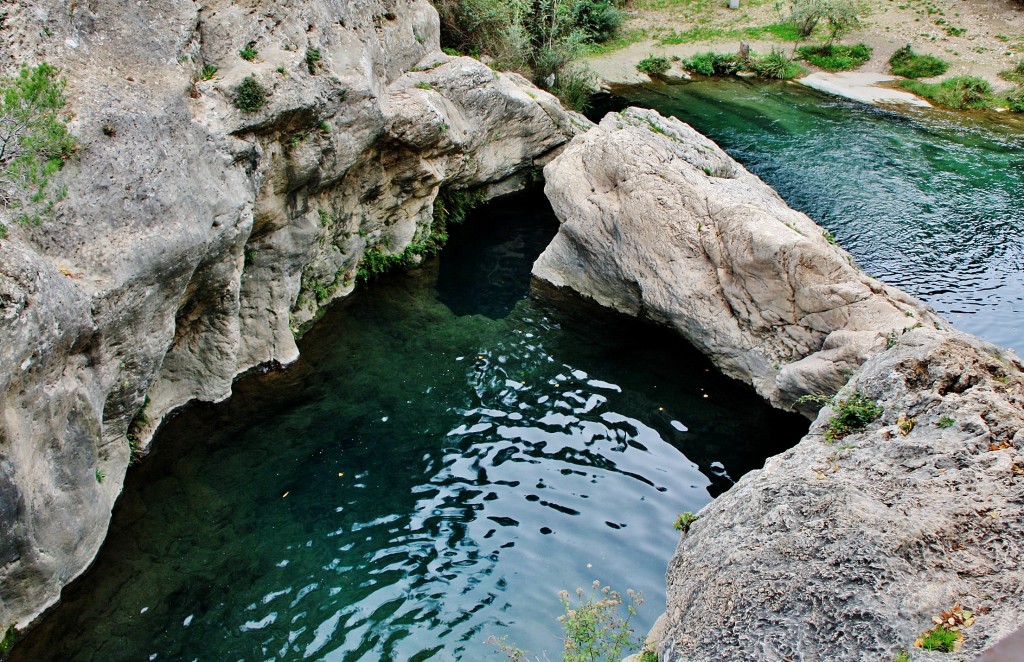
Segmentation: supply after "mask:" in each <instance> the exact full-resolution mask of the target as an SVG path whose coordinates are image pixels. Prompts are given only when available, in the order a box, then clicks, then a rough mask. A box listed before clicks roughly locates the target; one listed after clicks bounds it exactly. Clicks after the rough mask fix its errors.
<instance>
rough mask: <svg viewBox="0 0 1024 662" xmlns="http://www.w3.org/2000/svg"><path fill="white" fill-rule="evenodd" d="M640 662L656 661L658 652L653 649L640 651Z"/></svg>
mask: <svg viewBox="0 0 1024 662" xmlns="http://www.w3.org/2000/svg"><path fill="white" fill-rule="evenodd" d="M640 662H658V654H657V653H655V652H654V651H644V652H643V653H640Z"/></svg>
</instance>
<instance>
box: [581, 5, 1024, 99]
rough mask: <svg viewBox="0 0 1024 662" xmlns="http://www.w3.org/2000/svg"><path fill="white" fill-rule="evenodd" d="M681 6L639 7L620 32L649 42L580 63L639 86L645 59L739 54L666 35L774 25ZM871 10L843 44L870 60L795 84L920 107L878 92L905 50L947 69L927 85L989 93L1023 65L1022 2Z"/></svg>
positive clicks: (729, 45)
mask: <svg viewBox="0 0 1024 662" xmlns="http://www.w3.org/2000/svg"><path fill="white" fill-rule="evenodd" d="M741 2H742V0H741ZM688 6H689V5H685V4H679V5H675V6H674V8H673V7H672V6H670V7H669V8H661V9H644V8H642V7H641V8H639V9H637V10H635V11H633V12H632V15H631V18H630V19H629V21H627V23H626V25H625V26H624V29H625V30H627V31H628V30H640V31H643V32H644V33H645V34H647V35H648V37H649V38H646V39H643V40H642V41H638V42H636V43H634V44H631V45H629V46H626V47H625V48H622V49H620V50H617V51H614V52H612V53H608V54H605V55H600V56H596V57H591V58H587V59H586V60H585V62H586V63H587V65H588V66H589V67H590V68H591V69H592V70H593V71H594V72H595V73H596V74H597V76H598V78H599V79H600V81H602V82H603V83H605V84H608V85H611V84H627V85H628V84H636V83H642V82H647V81H648V78H647V76H645V75H643V74H641V73H639V72H638V71H637V70H636V63H637V62H639V61H640V60H642V59H643V58H645V57H647V56H649V55H663V56H665V57H668V58H680V59H685V58H687V57H690V56H692V55H694V54H696V53H701V52H705V51H716V52H720V53H731V52H736V51H737V50H738V48H739V40H738V39H736V38H724V39H722V38H720V39H711V40H707V41H699V42H691V43H682V44H673V45H665V44H662V43H661V40H663V39H665V38H666V37H670V36H672V35H673V34H674V33H683V32H686V31H687V30H690V29H692V28H693V27H694V26H695V25H698V24H699V25H700V26H702V28H704V29H707V28H721V29H724V30H737V29H742V28H746V27H756V26H763V25H768V24H771V23H777V22H779V20H780V18H781V17H780V15H779V13H778V10H777V9H776V8H775V7H774V6H771V5H768V4H762V5H757V6H753V7H746V6H743V5H742V4H741V9H740V10H739V11H732V10H729V9H728V8H726V7H725V3H724V2H723V3H722V6H714V7H705V8H703V9H701V10H700V11H701V12H702V13H700V15H697V13H696V12H695V10H687V9H685V8H686V7H688ZM871 6H872V13H871V14H870V16H868V18H867V19H866V20H865V21H864V26H863V27H862V28H861V29H860V30H857V31H856V32H854V33H852V34H851V35H849V36H848V37H847V38H845V39H844V40H843V42H844V43H857V42H863V43H866V44H868V45H869V46H871V47H872V48H873V49H874V53H873V56H872V58H871V59H870V60H868V61H867V62H866V63H865V64H864V65H863V66H861V67H860V68H859V69H857V70H856V72H845V73H843V74H841V75H837V74H828V73H827V72H814V69H813V67H808V68H809V69H810V70H811V71H812V76H810V77H808V80H802V81H800V82H803V83H805V84H807V85H808V86H810V87H814V88H815V89H819V90H822V91H824V92H829V93H831V94H839V95H841V96H845V97H847V98H850V99H854V100H857V101H864V102H867V103H894V102H905V103H913V104H915V105H922V104H924V105H928V104H927V102H924V101H923V100H922V99H919V98H918V97H916V96H914V95H911V94H909V93H906V92H903V91H900V90H894V89H892V88H891V87H885V86H880V85H879V83H885V82H888V81H891V80H893V78H892V77H891V76H888V69H889V66H888V61H889V57H890V56H891V55H892V54H893V53H894V52H895V51H896V50H897V49H899V48H900V47H902V46H904V45H906V44H908V43H909V44H912V45H913V47H914V50H915V51H916V52H918V53H927V54H931V55H935V56H937V57H940V58H942V59H943V60H945V61H947V62H949V64H950V66H949V71H948V72H946V74H945V75H944V76H941V77H938V78H936V79H933V80H942V79H943V78H950V77H953V76H964V75H973V76H981V77H982V78H985V79H986V80H988V81H989V82H990V83H992V85H993V87H994V88H995V89H997V90H1000V89H1007V88H1009V87H1011V86H1012V85H1011V84H1010V83H1008V82H1006V81H1004V80H1003V79H1001V78H999V76H998V74H999V72H1000V71H1003V70H1005V69H1010V68H1012V67H1013V66H1014V65H1015V64H1016V63H1017V62H1019V61H1021V60H1024V2H1021V1H1020V0H906V4H899V5H898V4H896V2H885V3H882V2H877V1H876V2H872V3H871ZM747 43H749V45H750V47H751V49H753V50H754V51H755V52H761V53H767V52H770V51H771V50H772V49H779V50H783V51H785V52H787V53H789V52H792V49H793V44H792V43H783V42H772V41H748V42H747Z"/></svg>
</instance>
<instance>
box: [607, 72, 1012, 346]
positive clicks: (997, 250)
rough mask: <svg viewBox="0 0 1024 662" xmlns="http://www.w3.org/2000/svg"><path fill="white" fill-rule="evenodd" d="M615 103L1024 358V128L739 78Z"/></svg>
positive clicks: (984, 117)
mask: <svg viewBox="0 0 1024 662" xmlns="http://www.w3.org/2000/svg"><path fill="white" fill-rule="evenodd" d="M616 93H617V94H619V95H621V97H624V98H625V99H628V100H629V101H630V102H631V103H634V104H636V105H642V106H647V107H652V108H656V109H657V110H659V111H660V112H661V113H662V114H666V115H674V116H676V117H679V118H680V119H682V120H683V121H685V122H687V123H688V124H690V125H691V126H693V127H694V128H695V129H697V130H698V131H701V132H702V133H705V134H706V135H707V136H709V137H710V138H712V139H713V140H715V141H716V142H717V143H718V144H719V145H721V146H722V147H723V148H724V149H725V150H726V151H728V152H729V154H730V155H732V157H733V158H735V159H736V160H737V161H740V162H741V163H743V164H744V165H745V166H746V167H747V168H748V169H749V170H751V171H752V172H754V173H756V174H757V175H758V176H760V177H761V178H762V179H763V180H764V181H766V182H767V183H769V184H771V185H772V186H773V187H774V188H775V189H776V190H777V191H778V192H779V194H780V195H782V197H783V198H784V199H785V200H786V201H787V202H789V204H790V205H791V206H793V207H794V208H796V209H799V210H800V211H802V212H804V213H806V214H807V215H808V216H810V217H811V218H812V219H814V220H815V221H817V222H818V223H819V224H821V225H822V226H824V227H826V228H828V230H830V231H831V232H832V233H833V234H834V235H835V236H836V238H837V240H838V241H839V243H840V244H841V245H842V246H843V247H844V248H846V249H847V250H848V251H850V253H852V254H853V256H854V257H855V258H856V259H857V261H858V263H859V264H860V265H861V266H862V267H863V268H864V270H865V271H867V272H868V273H870V274H872V275H873V276H876V277H878V278H881V279H882V280H883V281H885V282H887V283H890V284H893V285H896V286H898V287H900V288H903V289H904V290H906V291H908V292H910V293H912V294H915V295H917V296H919V297H920V298H921V299H923V300H925V301H927V302H928V303H929V304H931V305H932V306H933V307H935V308H936V309H937V310H938V311H939V312H941V313H942V314H943V315H945V316H946V317H947V318H948V319H950V320H951V321H952V322H953V323H954V324H955V325H956V326H957V327H958V328H961V329H963V330H965V331H969V332H971V333H974V334H976V335H978V336H981V337H983V338H986V339H987V340H990V341H992V342H995V343H998V344H1000V345H1004V346H1008V347H1011V348H1014V349H1015V350H1016V351H1017V353H1018V355H1024V118H1021V117H1020V116H1012V115H1002V116H997V115H995V114H993V113H976V114H965V113H954V112H950V111H943V110H925V111H901V112H892V111H887V110H882V109H878V108H874V107H870V106H865V105H862V104H858V103H853V102H847V101H843V100H841V99H837V98H834V97H830V96H826V95H823V94H819V93H817V92H813V91H811V90H807V89H806V88H803V87H800V86H799V85H795V84H791V83H778V84H765V83H763V82H745V81H742V80H738V79H726V80H716V81H700V82H693V83H690V84H687V85H680V86H671V87H670V86H649V87H635V88H621V89H618V90H616ZM622 105H623V104H621V102H620V104H619V105H618V106H616V105H615V104H614V103H612V104H609V105H608V107H611V108H616V109H617V108H618V107H621V106H622ZM602 110H604V109H602Z"/></svg>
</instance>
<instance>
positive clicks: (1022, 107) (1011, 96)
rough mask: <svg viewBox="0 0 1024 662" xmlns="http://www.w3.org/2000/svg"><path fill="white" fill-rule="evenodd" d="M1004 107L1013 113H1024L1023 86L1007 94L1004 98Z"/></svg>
mask: <svg viewBox="0 0 1024 662" xmlns="http://www.w3.org/2000/svg"><path fill="white" fill-rule="evenodd" d="M1005 99H1006V107H1007V108H1009V109H1010V110H1011V111H1013V112H1015V113H1024V86H1021V87H1018V88H1017V89H1015V90H1013V91H1011V92H1009V93H1008V94H1007V95H1006V97H1005Z"/></svg>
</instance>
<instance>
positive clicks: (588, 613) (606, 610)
mask: <svg viewBox="0 0 1024 662" xmlns="http://www.w3.org/2000/svg"><path fill="white" fill-rule="evenodd" d="M626 595H627V598H628V602H627V603H625V607H626V613H625V616H622V615H620V614H619V607H620V606H622V605H623V604H624V601H623V599H622V596H620V595H619V594H618V593H616V592H615V591H612V590H611V588H610V587H608V586H605V587H604V588H601V584H600V582H598V581H595V582H594V584H593V587H592V589H591V592H590V594H589V595H587V594H586V592H585V591H584V590H583V589H582V588H579V589H576V603H575V604H573V603H572V602H570V599H569V592H568V591H562V592H561V593H560V594H559V598H560V600H561V602H562V607H563V608H564V609H565V613H564V614H563V615H562V616H560V617H559V619H558V620H559V621H560V622H561V623H562V627H563V628H564V629H565V638H564V645H565V646H564V649H563V653H562V659H563V660H564V661H565V662H593V661H596V660H606V661H608V662H619V660H621V659H622V658H623V657H625V656H626V655H627V653H628V651H630V650H632V649H634V648H636V647H637V646H638V645H639V643H640V642H639V641H638V640H637V638H636V637H635V636H634V634H633V629H632V628H631V627H630V620H631V619H632V618H633V616H635V615H636V607H638V606H639V605H640V604H642V603H643V599H642V598H641V597H640V594H639V593H636V592H634V591H632V590H629V591H626Z"/></svg>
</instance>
